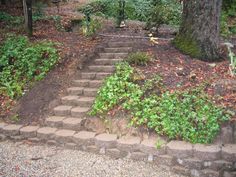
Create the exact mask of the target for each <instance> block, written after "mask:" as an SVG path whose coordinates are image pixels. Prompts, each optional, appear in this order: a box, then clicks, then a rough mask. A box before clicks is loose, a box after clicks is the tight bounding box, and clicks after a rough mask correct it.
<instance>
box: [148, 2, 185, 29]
mask: <svg viewBox="0 0 236 177" xmlns="http://www.w3.org/2000/svg"><path fill="white" fill-rule="evenodd" d="M181 14H182V5H181V4H180V3H179V2H178V1H176V0H152V6H151V8H150V10H149V12H148V15H147V16H148V18H147V26H148V27H149V28H150V27H153V26H154V27H159V26H160V25H162V24H169V25H179V24H180V21H181Z"/></svg>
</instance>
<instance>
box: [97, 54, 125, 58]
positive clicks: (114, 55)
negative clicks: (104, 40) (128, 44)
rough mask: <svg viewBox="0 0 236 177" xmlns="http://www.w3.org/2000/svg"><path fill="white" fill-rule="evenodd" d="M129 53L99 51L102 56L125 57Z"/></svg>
mask: <svg viewBox="0 0 236 177" xmlns="http://www.w3.org/2000/svg"><path fill="white" fill-rule="evenodd" d="M127 55H128V53H99V56H100V57H101V58H111V59H115V58H125V57H126V56H127Z"/></svg>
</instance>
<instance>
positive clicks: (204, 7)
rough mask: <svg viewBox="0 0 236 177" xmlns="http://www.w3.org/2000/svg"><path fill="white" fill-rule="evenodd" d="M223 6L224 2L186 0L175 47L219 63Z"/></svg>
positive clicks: (219, 0)
mask: <svg viewBox="0 0 236 177" xmlns="http://www.w3.org/2000/svg"><path fill="white" fill-rule="evenodd" d="M221 6H222V0H198V1H196V0H184V1H183V14H182V23H181V26H180V30H179V34H178V35H177V36H176V37H175V39H174V40H173V43H174V45H175V46H176V47H177V48H178V49H179V50H181V51H182V52H184V53H186V54H189V55H191V56H193V57H197V58H201V59H202V60H205V61H217V60H218V59H219V58H220V57H219V50H218V49H219V37H220V13H221Z"/></svg>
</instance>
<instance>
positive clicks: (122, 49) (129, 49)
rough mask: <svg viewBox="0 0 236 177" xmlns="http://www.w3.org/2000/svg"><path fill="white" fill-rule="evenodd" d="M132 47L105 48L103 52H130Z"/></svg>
mask: <svg viewBox="0 0 236 177" xmlns="http://www.w3.org/2000/svg"><path fill="white" fill-rule="evenodd" d="M131 51H132V47H119V48H105V49H104V52H106V53H116V52H117V53H120V52H121V53H122V52H127V53H128V52H131Z"/></svg>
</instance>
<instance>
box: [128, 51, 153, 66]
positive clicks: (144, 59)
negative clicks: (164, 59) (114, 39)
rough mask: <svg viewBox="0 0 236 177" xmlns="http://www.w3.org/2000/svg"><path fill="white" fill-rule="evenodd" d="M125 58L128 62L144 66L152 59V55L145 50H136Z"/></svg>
mask: <svg viewBox="0 0 236 177" xmlns="http://www.w3.org/2000/svg"><path fill="white" fill-rule="evenodd" d="M125 60H126V61H127V62H128V63H129V64H134V65H136V66H145V65H147V64H148V63H149V62H150V61H152V57H151V56H150V55H148V54H147V53H146V52H136V53H131V54H129V55H128V56H127V58H126V59H125Z"/></svg>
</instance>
